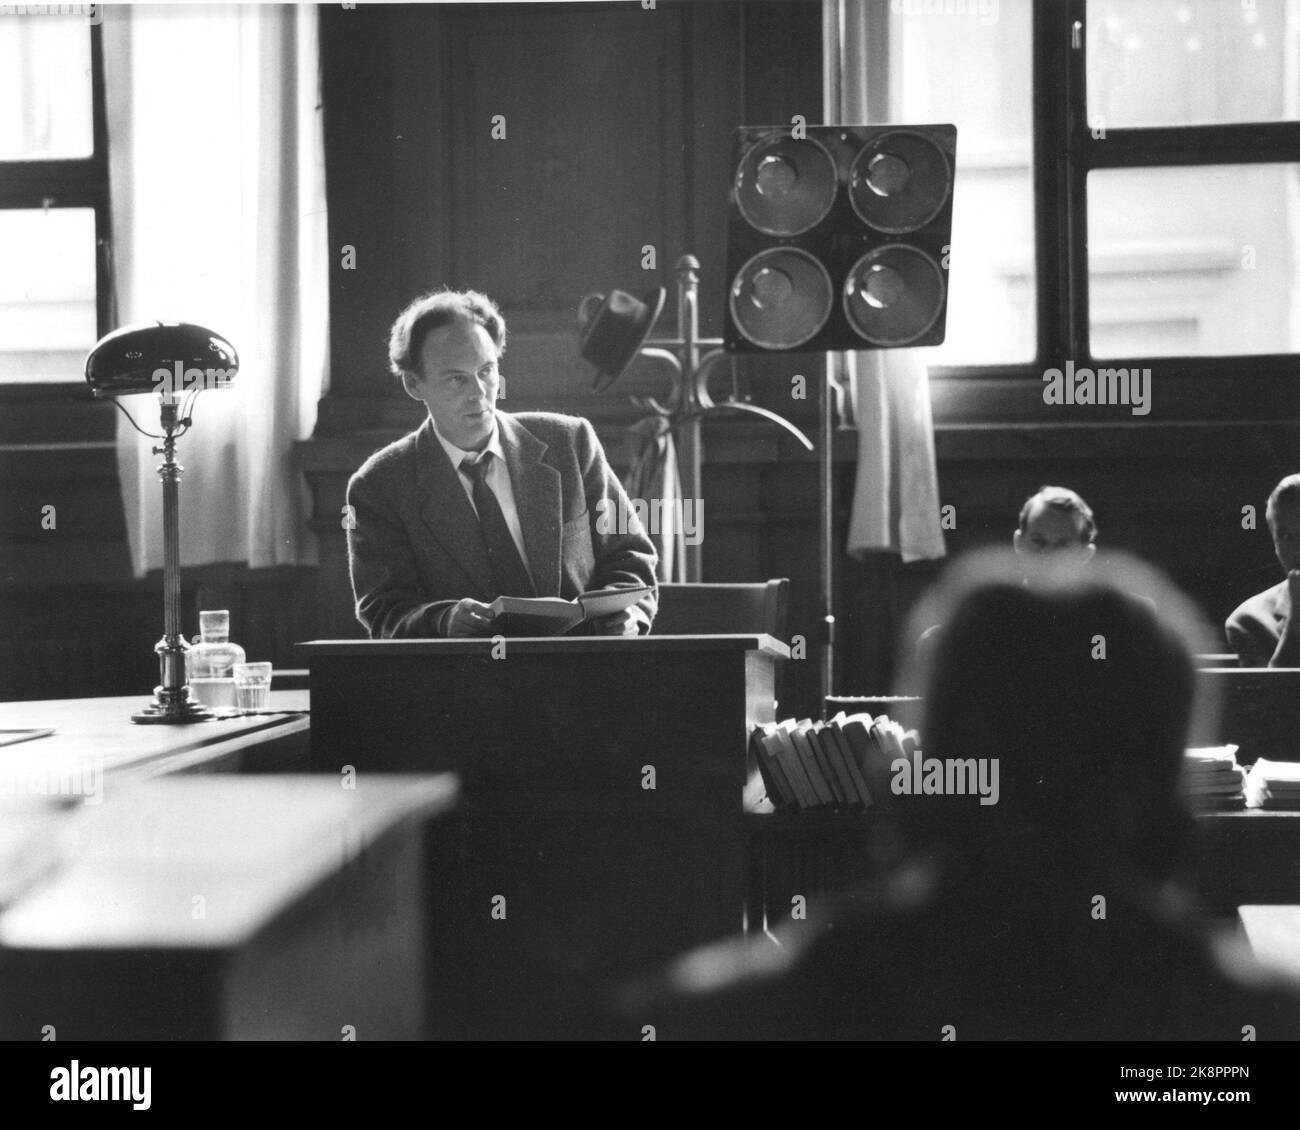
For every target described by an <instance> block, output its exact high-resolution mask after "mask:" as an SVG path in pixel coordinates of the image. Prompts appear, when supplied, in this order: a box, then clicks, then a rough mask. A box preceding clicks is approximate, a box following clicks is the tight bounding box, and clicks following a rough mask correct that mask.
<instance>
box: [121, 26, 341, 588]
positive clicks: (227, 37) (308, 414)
mask: <svg viewBox="0 0 1300 1130" xmlns="http://www.w3.org/2000/svg"><path fill="white" fill-rule="evenodd" d="M103 34H104V55H105V59H104V62H105V92H106V96H107V103H108V114H109V122H108V125H109V154H110V161H111V193H112V207H113V243H114V259H115V282H116V295H117V304H118V311H117V312H118V317H117V322H118V324H119V325H125V324H128V323H131V322H140V321H153V320H163V321H185V322H196V323H198V324H199V325H202V326H206V327H207V328H209V329H211V330H214V331H216V332H217V333H219V334H220V335H222V336H223V337H225V338H226V339H227V340H228V341H230V342H231V343H232V344H233V345H234V346H235V349H236V350H237V351H238V353H239V358H240V371H239V375H238V377H237V378H236V379H235V381H234V386H233V388H230V389H214V390H208V391H205V392H203V393H202V394H201V395H199V396H198V398H197V400H196V402H195V407H194V413H193V419H194V428H193V430H192V431H191V432H190V433H189V434H188V435H186V436H185V437H184V438H183V439H181V440H180V442H179V445H178V457H179V460H180V462H181V464H182V466H183V467H184V468H185V473H184V476H183V478H182V479H181V558H182V564H184V565H200V564H209V563H214V562H247V564H248V565H249V566H251V567H253V568H261V567H266V566H273V565H288V564H312V563H314V561H315V544H314V539H313V538H312V537H311V536H310V535H309V534H308V532H307V529H306V524H305V517H306V513H307V498H306V488H305V485H304V484H303V483H302V482H301V481H300V480H301V475H299V474H298V473H296V472H295V470H294V468H293V466H292V464H291V455H292V452H291V446H292V443H293V441H294V440H297V439H301V438H304V437H306V436H308V435H310V434H311V430H312V428H313V426H314V423H315V415H316V404H317V400H318V399H319V397H320V394H321V392H322V391H323V389H324V385H325V380H326V365H327V334H328V292H327V284H328V274H327V270H328V268H327V247H326V232H325V189H324V182H325V177H324V147H323V138H322V131H321V118H320V99H319V52H318V49H317V23H316V9H315V6H314V5H301V6H293V5H263V6H255V5H251V4H250V5H239V6H224V7H223V6H218V5H211V6H193V7H189V6H186V7H179V6H177V7H171V6H162V5H159V6H151V5H140V6H127V5H112V6H111V7H109V8H108V9H107V11H106V13H105V18H104V33H103ZM124 405H125V407H126V408H127V409H128V410H129V411H130V412H131V414H132V415H133V416H135V417H136V419H137V421H138V422H139V423H140V424H141V426H143V427H145V428H146V429H147V430H149V431H157V430H158V406H157V401H156V400H155V399H153V398H151V397H146V396H138V397H128V398H126V399H125V401H124ZM151 446H152V441H149V440H146V439H143V438H142V437H140V436H139V435H138V434H137V433H136V432H135V431H133V430H132V429H131V427H130V425H129V424H127V422H126V421H125V420H123V419H119V423H118V455H119V468H120V472H121V478H122V493H123V501H124V504H125V507H126V521H127V529H128V533H129V536H130V541H131V552H132V556H133V560H134V564H135V568H136V572H137V574H143V573H144V572H145V571H146V570H148V569H155V568H160V567H161V565H162V554H163V537H162V507H161V500H162V490H161V487H160V485H159V481H158V476H157V472H156V469H155V468H156V466H157V463H158V457H157V456H154V455H153V454H151V452H150V447H151Z"/></svg>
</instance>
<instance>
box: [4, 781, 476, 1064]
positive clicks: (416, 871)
mask: <svg viewBox="0 0 1300 1130" xmlns="http://www.w3.org/2000/svg"><path fill="white" fill-rule="evenodd" d="M456 792H457V788H456V783H455V780H454V778H451V777H447V776H443V777H436V778H412V777H409V776H408V777H403V778H401V779H400V780H393V779H391V778H387V779H386V778H383V777H379V776H370V777H368V778H367V779H366V780H365V781H364V782H359V783H358V786H357V788H356V789H352V790H348V789H342V788H340V787H339V785H338V783H337V782H335V781H325V780H321V779H311V778H307V777H302V776H297V777H274V776H263V777H256V778H249V777H236V776H231V775H224V774H223V775H213V776H207V775H204V776H186V777H169V778H166V779H163V780H157V781H148V782H144V783H142V784H136V785H132V786H128V787H123V788H121V789H120V790H117V791H116V792H115V794H114V796H113V797H112V799H111V800H110V802H109V803H107V804H105V805H103V806H102V807H89V806H82V805H77V806H74V807H65V808H55V807H54V806H50V805H46V811H45V812H44V813H43V814H39V813H38V814H36V816H35V817H33V813H32V808H33V806H34V805H35V804H37V802H35V801H33V800H32V799H30V798H11V799H9V800H7V801H6V802H4V804H3V805H0V851H3V852H6V853H7V854H9V855H10V857H13V858H23V857H24V855H25V854H26V852H25V847H26V845H24V844H23V843H21V842H15V840H14V829H15V828H16V827H18V825H19V823H20V822H18V821H14V820H5V819H4V816H5V815H6V814H8V815H10V816H12V815H13V814H14V812H15V811H16V810H17V811H19V812H20V814H21V810H23V809H26V812H25V816H26V818H27V820H28V830H29V834H30V835H32V836H34V837H37V840H36V842H38V843H39V844H41V845H48V844H50V843H51V842H56V843H58V844H59V848H58V849H57V858H56V859H54V860H53V869H52V871H51V872H50V873H48V874H46V875H45V876H43V877H42V876H38V877H36V879H35V881H34V882H33V883H32V885H31V886H30V887H29V888H28V889H27V890H26V891H25V892H23V893H21V894H18V895H17V896H16V897H15V898H13V900H12V902H11V904H10V905H8V906H7V907H6V909H5V910H4V911H3V913H0V1038H2V1039H25V1040H39V1039H41V1038H42V1034H43V1030H45V1029H46V1028H47V1026H48V1027H52V1028H53V1029H54V1034H55V1036H56V1037H57V1038H58V1039H60V1040H66V1039H74V1040H99V1039H112V1040H124V1039H151V1040H153V1039H167V1040H174V1039H317V1040H339V1039H341V1038H342V1035H343V1029H344V1027H345V1026H347V1025H351V1026H353V1027H354V1028H355V1031H356V1037H357V1038H358V1039H401V1038H418V1037H419V1036H421V1035H423V1034H425V1032H426V1030H427V1028H428V1023H427V1017H426V1016H425V1015H424V1012H423V1010H424V1008H425V1007H426V1006H427V1005H426V1002H435V1003H436V1002H437V1000H438V999H439V993H440V991H441V987H440V986H433V987H432V988H431V990H430V991H429V992H427V993H426V992H422V991H421V982H422V977H423V967H424V961H423V942H424V938H423V933H424V921H423V915H422V913H421V910H420V897H421V893H422V889H423V886H424V877H423V874H422V867H423V857H424V853H423V848H422V837H423V834H424V831H425V825H426V823H427V822H429V821H433V822H434V823H436V822H437V821H438V820H439V819H442V818H445V817H446V815H447V814H448V813H449V812H450V811H451V809H452V807H453V805H454V803H455V800H456ZM33 819H35V823H32V821H33ZM46 1034H48V1033H46Z"/></svg>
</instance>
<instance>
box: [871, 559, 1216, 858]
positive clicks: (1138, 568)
mask: <svg viewBox="0 0 1300 1130" xmlns="http://www.w3.org/2000/svg"><path fill="white" fill-rule="evenodd" d="M1157 609H1159V613H1158V615H1157V611H1156V610H1157ZM912 619H913V627H914V628H915V626H916V625H924V624H930V623H936V622H938V623H943V624H944V625H945V627H944V630H943V632H942V634H941V636H940V638H939V641H938V643H937V645H936V646H935V647H934V648H933V649H931V650H930V651H929V652H928V653H927V654H925V655H923V656H921V657H919V658H915V659H912V660H911V664H910V665H911V668H912V670H911V672H910V676H909V679H908V682H907V685H908V686H913V687H920V688H921V693H922V694H923V696H924V700H925V707H924V724H923V728H922V730H921V739H922V746H923V749H924V755H925V757H926V758H927V759H928V758H937V759H940V760H943V759H947V758H956V759H963V760H964V759H968V758H976V759H992V758H997V759H998V764H999V790H1000V795H999V798H998V802H997V804H995V805H987V806H983V805H980V804H979V798H978V796H957V797H949V796H922V797H911V796H903V797H901V798H899V802H900V803H899V804H898V805H896V809H897V811H898V813H899V817H900V825H901V828H902V831H903V833H904V835H905V837H906V839H907V841H908V843H909V846H910V847H911V848H912V849H913V850H916V851H918V852H920V853H921V854H925V855H932V856H934V857H935V858H936V859H938V860H940V861H945V862H948V863H953V862H958V863H960V861H966V862H968V863H969V864H970V865H971V866H976V865H977V864H978V861H979V860H980V859H981V858H983V857H984V856H985V855H986V854H987V852H989V851H997V850H1003V849H1006V848H1007V847H1009V846H1010V845H1012V844H1013V843H1016V842H1021V843H1023V846H1024V850H1025V851H1027V852H1042V851H1046V852H1047V853H1049V854H1050V855H1051V856H1052V857H1053V858H1054V859H1055V860H1057V861H1061V862H1064V861H1066V860H1067V859H1068V861H1069V864H1068V865H1069V866H1071V867H1073V868H1076V869H1082V870H1086V871H1088V872H1092V873H1095V872H1097V871H1104V872H1107V873H1115V872H1116V871H1117V870H1118V871H1119V872H1123V873H1128V874H1134V873H1138V872H1140V873H1142V874H1143V875H1144V876H1145V878H1147V879H1150V880H1151V881H1155V882H1160V881H1163V880H1164V879H1166V878H1168V877H1169V875H1170V874H1171V872H1172V870H1173V869H1174V867H1175V864H1176V863H1177V861H1178V858H1179V856H1180V854H1181V850H1182V848H1183V846H1184V840H1185V837H1186V835H1187V833H1188V832H1189V830H1190V819H1189V813H1188V808H1187V803H1186V799H1185V796H1184V786H1183V781H1182V768H1183V760H1184V748H1185V742H1186V738H1187V734H1188V732H1189V725H1190V724H1191V721H1192V718H1193V715H1194V714H1195V716H1196V717H1197V719H1198V720H1200V719H1203V718H1205V717H1208V716H1210V715H1208V714H1207V713H1205V712H1210V711H1213V709H1214V706H1215V704H1214V703H1211V702H1207V701H1203V700H1201V699H1198V696H1197V690H1198V686H1197V682H1196V678H1195V671H1194V667H1193V662H1192V656H1193V655H1194V654H1196V653H1197V652H1198V651H1206V650H1211V649H1212V648H1211V643H1210V641H1211V640H1212V638H1213V637H1212V635H1211V633H1210V631H1209V629H1208V627H1207V626H1206V625H1205V624H1204V623H1203V621H1202V618H1201V616H1200V614H1199V613H1198V612H1197V611H1196V609H1195V608H1194V606H1193V605H1192V604H1191V602H1190V601H1189V600H1188V599H1187V598H1186V597H1184V596H1183V595H1182V594H1181V593H1180V592H1179V591H1178V590H1177V589H1176V588H1174V586H1173V585H1172V584H1171V583H1170V582H1169V581H1167V580H1165V579H1164V578H1163V577H1162V576H1161V575H1159V574H1158V573H1157V572H1156V571H1155V570H1153V569H1151V568H1150V567H1148V566H1146V565H1144V564H1142V563H1141V562H1139V561H1137V560H1136V559H1134V558H1131V557H1127V556H1124V555H1108V559H1107V562H1106V568H1104V569H1099V570H1096V571H1095V572H1092V573H1090V574H1089V575H1087V576H1086V577H1081V578H1069V579H1064V578H1063V579H1061V580H1059V581H1058V582H1055V583H1047V584H1045V585H1043V586H1040V587H1034V588H1030V587H1028V586H1026V585H1025V584H1023V583H1022V581H1021V577H1020V573H1019V571H1018V569H1017V568H1016V565H1015V561H1014V557H1013V555H1011V554H1010V553H1009V552H1006V551H984V552H981V553H977V554H973V555H970V556H969V557H967V558H963V559H962V560H960V561H959V562H957V563H956V565H955V566H954V567H953V569H952V570H950V572H949V573H948V574H947V575H946V576H945V577H944V579H943V580H942V581H941V582H940V584H939V585H937V586H936V588H935V589H934V590H932V592H931V593H930V594H929V595H928V596H927V597H926V598H925V599H924V600H922V601H921V602H920V604H919V606H918V608H917V609H916V611H915V612H914V613H913V618H912ZM904 638H910V637H907V636H905V637H904ZM1102 656H1104V658H1103V657H1102ZM1200 728H1201V727H1200V726H1198V729H1200ZM1046 862H1047V860H1046V859H1045V860H1044V863H1046Z"/></svg>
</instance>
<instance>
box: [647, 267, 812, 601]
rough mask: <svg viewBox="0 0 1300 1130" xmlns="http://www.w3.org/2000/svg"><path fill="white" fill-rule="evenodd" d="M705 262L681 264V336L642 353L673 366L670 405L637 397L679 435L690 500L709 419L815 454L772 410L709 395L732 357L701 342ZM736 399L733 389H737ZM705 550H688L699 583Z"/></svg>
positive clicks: (696, 490)
mask: <svg viewBox="0 0 1300 1130" xmlns="http://www.w3.org/2000/svg"><path fill="white" fill-rule="evenodd" d="M699 272H700V261H699V260H698V259H696V258H695V256H694V255H683V256H682V257H681V258H680V259H678V260H677V334H678V336H677V337H675V338H652V339H651V340H650V341H649V342H647V343H646V345H645V346H644V348H642V350H641V355H642V356H643V357H652V358H654V359H656V360H659V361H664V362H666V363H667V364H668V366H669V368H670V370H671V371H672V374H673V383H672V392H671V393H670V395H669V397H668V402H667V403H666V404H661V403H660V402H659V401H658V400H657V399H656V398H654V397H653V396H633V397H631V400H632V403H634V404H635V405H636V406H637V407H638V408H640V409H641V410H642V411H643V412H645V413H647V414H648V415H652V416H659V417H662V418H663V419H665V420H667V421H668V423H669V426H670V427H671V428H672V429H673V431H674V432H676V433H677V435H678V438H679V442H678V447H677V463H678V470H679V473H680V475H681V480H682V495H683V497H685V498H701V497H702V474H701V465H702V461H703V445H702V439H701V431H700V424H701V422H702V421H703V420H704V418H705V417H706V416H718V415H723V414H726V413H736V412H741V413H746V414H748V415H750V416H757V417H758V418H759V419H761V420H764V421H766V422H767V423H769V424H772V425H774V426H775V427H778V428H783V429H785V431H787V432H789V433H790V434H791V435H792V436H794V438H795V439H797V440H798V441H799V442H800V443H801V444H803V446H804V448H805V450H807V451H812V450H813V442H812V440H810V439H809V438H808V437H807V436H806V435H805V434H804V433H803V432H802V431H801V430H800V429H799V428H797V427H795V425H794V424H792V423H790V421H789V420H787V419H786V418H785V417H784V416H782V415H780V414H779V413H776V412H773V411H771V410H770V409H767V408H763V407H760V406H759V405H757V404H750V403H748V402H747V401H744V400H736V399H728V400H723V401H721V402H717V401H714V399H713V397H712V396H711V395H710V394H709V390H708V379H709V372H710V370H711V369H712V367H713V366H714V365H715V364H717V362H718V361H721V360H723V359H724V358H726V357H728V356H729V354H727V353H725V352H724V351H723V349H722V339H721V338H701V337H700V309H699V290H700V273H699ZM733 396H734V389H733ZM700 549H701V547H700V545H699V544H696V545H688V546H686V580H687V581H691V582H698V581H700V580H701V578H702V576H703V561H702V555H701V552H700Z"/></svg>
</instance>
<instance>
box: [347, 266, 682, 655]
mask: <svg viewBox="0 0 1300 1130" xmlns="http://www.w3.org/2000/svg"><path fill="white" fill-rule="evenodd" d="M505 342H506V325H505V320H504V319H503V318H502V316H501V312H500V311H499V310H498V309H497V307H496V305H495V304H494V303H493V302H492V300H491V299H490V298H488V297H487V296H485V295H482V294H479V293H478V292H476V291H460V292H456V291H441V292H437V293H433V294H426V295H423V296H422V297H420V298H418V299H416V300H415V301H414V302H412V303H411V304H410V305H409V306H408V307H407V308H406V309H405V310H403V311H402V313H401V314H400V315H399V316H398V318H397V320H396V322H394V324H393V327H392V331H391V334H390V339H389V364H390V368H391V370H392V372H393V375H394V376H395V377H396V378H397V379H398V380H399V381H400V382H401V384H402V387H403V389H405V391H406V393H407V395H408V396H411V397H412V398H413V399H415V400H419V401H420V402H422V403H423V404H424V405H425V407H426V408H427V410H428V414H429V415H428V419H426V420H425V421H424V423H423V424H422V425H421V426H420V427H419V428H417V429H416V430H415V431H414V432H412V433H410V434H409V435H407V436H405V437H403V438H402V439H400V440H398V441H397V442H396V443H392V444H390V445H389V446H387V447H385V448H383V449H382V450H380V451H377V452H375V454H374V455H372V456H371V457H370V458H369V459H367V460H366V462H365V463H364V464H363V465H362V466H361V468H360V469H359V470H358V471H357V472H356V474H354V475H353V476H352V479H351V481H350V482H349V483H348V492H347V501H348V506H349V508H350V509H349V510H348V514H349V517H350V519H351V520H350V521H349V522H348V523H347V524H348V526H349V527H350V528H349V530H348V558H349V566H350V570H351V577H352V589H353V593H354V594H355V596H356V611H357V618H358V619H359V620H360V621H361V623H362V624H364V625H365V627H366V629H367V630H368V631H369V633H370V635H371V637H372V638H383V639H392V638H410V637H429V636H479V635H490V634H492V631H493V628H492V615H491V611H490V609H489V608H488V605H489V604H490V603H491V601H493V600H494V599H495V598H496V597H497V596H501V595H509V596H558V597H563V598H566V599H572V598H574V597H576V596H578V595H579V594H580V593H582V592H585V591H588V590H591V589H597V588H605V587H610V586H638V585H646V586H650V587H651V588H652V589H654V590H655V591H654V592H652V593H651V594H650V595H648V596H646V597H644V598H643V599H642V600H641V602H640V603H639V604H637V605H634V606H632V607H631V608H629V609H627V610H626V611H624V612H622V613H620V614H618V615H616V616H611V617H606V618H605V619H603V620H599V621H594V622H593V623H592V625H591V630H592V631H594V632H596V633H599V634H612V635H638V634H644V633H646V632H648V631H649V629H650V625H651V623H652V622H653V619H654V614H655V610H656V607H657V587H656V582H655V566H656V562H657V557H656V552H655V548H654V545H653V543H652V542H651V541H650V539H649V537H648V536H647V535H646V532H645V530H644V529H643V528H642V527H641V525H640V523H639V521H638V520H637V518H636V516H635V511H634V509H633V508H632V507H631V506H630V505H629V504H628V501H627V496H626V494H625V493H624V491H623V488H622V486H621V484H620V483H619V481H618V479H617V477H616V476H615V475H614V472H613V471H612V470H611V469H610V467H609V464H608V462H607V461H606V458H605V452H604V450H603V448H602V447H601V444H600V440H599V439H598V438H597V437H596V433H595V431H594V429H593V428H592V426H591V424H590V423H589V422H588V421H587V420H584V419H581V418H578V417H572V416H562V415H558V414H555V413H550V412H521V413H517V414H516V413H508V412H503V411H500V410H499V409H498V408H497V406H496V401H497V399H498V397H499V396H500V390H501V374H500V370H499V368H498V363H499V361H500V358H501V355H502V353H503V352H504V349H505ZM610 514H614V515H627V516H628V520H627V521H626V522H625V523H623V524H624V525H626V526H627V528H626V529H620V528H619V524H618V523H611V522H610V521H609V520H608V515H610Z"/></svg>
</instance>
